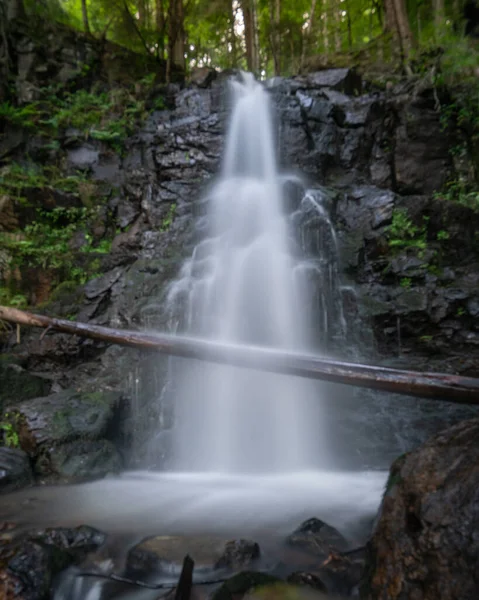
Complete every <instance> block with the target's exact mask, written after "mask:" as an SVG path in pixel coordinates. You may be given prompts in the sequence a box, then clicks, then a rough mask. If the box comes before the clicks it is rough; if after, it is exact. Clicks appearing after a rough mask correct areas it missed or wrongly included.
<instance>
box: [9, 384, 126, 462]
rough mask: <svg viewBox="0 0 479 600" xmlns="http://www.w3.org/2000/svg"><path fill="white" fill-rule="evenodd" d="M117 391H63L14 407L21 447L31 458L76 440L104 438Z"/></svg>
mask: <svg viewBox="0 0 479 600" xmlns="http://www.w3.org/2000/svg"><path fill="white" fill-rule="evenodd" d="M120 397H121V395H120V394H119V393H117V392H101V391H97V392H92V393H85V392H77V391H76V390H64V391H63V392H59V393H57V394H52V395H50V396H44V397H41V398H35V399H33V400H29V401H28V402H22V403H20V404H18V405H16V406H15V408H14V410H13V411H12V412H13V413H14V416H16V418H17V420H18V423H19V431H18V434H19V437H20V445H21V447H22V448H23V449H24V450H25V451H26V452H28V454H29V455H30V456H32V457H36V456H38V455H39V454H40V453H43V451H44V449H45V448H47V449H50V448H55V447H58V446H60V445H62V444H67V443H70V442H74V441H76V440H82V441H87V440H90V441H93V440H98V439H101V438H102V437H103V436H104V435H105V434H106V432H107V430H108V428H109V426H110V425H111V424H112V422H113V420H114V418H115V409H116V407H117V406H118V404H119V401H120Z"/></svg>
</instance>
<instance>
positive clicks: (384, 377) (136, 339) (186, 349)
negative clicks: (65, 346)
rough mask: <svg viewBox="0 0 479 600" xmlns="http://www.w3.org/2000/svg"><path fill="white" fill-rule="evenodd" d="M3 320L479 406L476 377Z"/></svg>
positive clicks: (61, 323)
mask: <svg viewBox="0 0 479 600" xmlns="http://www.w3.org/2000/svg"><path fill="white" fill-rule="evenodd" d="M2 319H3V320H5V321H10V322H12V323H17V324H20V325H27V326H30V327H42V328H50V329H53V330H56V331H60V332H63V333H70V334H73V335H79V336H83V337H87V338H91V339H94V340H100V341H103V342H106V343H111V344H119V345H122V346H130V347H134V348H141V349H143V350H147V351H152V352H159V353H160V354H170V355H174V356H180V357H183V358H193V359H197V360H203V361H208V362H214V363H220V364H229V365H233V366H237V367H245V368H250V369H256V370H262V371H269V372H274V373H282V374H285V375H295V376H299V377H307V378H310V379H320V380H324V381H330V382H333V383H342V384H345V385H351V386H357V387H364V388H371V389H376V390H382V391H385V392H392V393H395V394H405V395H408V396H417V397H421V398H430V399H433V400H439V401H447V402H455V403H459V404H476V405H479V379H476V378H472V377H462V376H460V375H451V374H446V373H421V372H417V371H406V370H400V369H389V368H386V367H376V366H371V365H362V364H356V363H348V362H341V361H335V360H330V359H326V358H322V357H318V356H312V355H305V354H297V353H292V352H285V351H283V350H273V349H269V348H260V347H256V346H236V345H228V344H222V343H218V342H214V341H208V340H204V339H196V338H188V337H183V336H175V335H168V334H159V333H145V332H141V331H126V330H120V329H113V328H110V327H101V326H98V325H90V324H87V323H77V322H74V321H67V320H63V319H55V318H51V317H46V316H44V315H37V314H32V313H28V312H25V311H22V310H18V309H15V308H9V307H6V306H0V320H2Z"/></svg>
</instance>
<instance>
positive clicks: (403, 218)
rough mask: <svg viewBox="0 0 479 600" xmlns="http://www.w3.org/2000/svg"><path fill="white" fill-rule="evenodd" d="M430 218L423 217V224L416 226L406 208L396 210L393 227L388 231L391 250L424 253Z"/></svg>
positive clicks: (389, 227)
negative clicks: (414, 250)
mask: <svg viewBox="0 0 479 600" xmlns="http://www.w3.org/2000/svg"><path fill="white" fill-rule="evenodd" d="M428 221H429V218H428V217H426V216H423V218H422V224H421V225H420V226H419V225H415V224H414V223H413V221H412V220H411V219H410V218H409V216H408V213H407V210H406V209H405V208H396V209H394V211H393V214H392V221H391V225H389V226H388V227H387V229H386V232H387V236H388V243H389V246H390V247H391V248H397V249H400V250H402V249H404V248H415V249H417V250H419V252H420V253H421V252H423V251H424V250H425V249H426V247H427V224H428Z"/></svg>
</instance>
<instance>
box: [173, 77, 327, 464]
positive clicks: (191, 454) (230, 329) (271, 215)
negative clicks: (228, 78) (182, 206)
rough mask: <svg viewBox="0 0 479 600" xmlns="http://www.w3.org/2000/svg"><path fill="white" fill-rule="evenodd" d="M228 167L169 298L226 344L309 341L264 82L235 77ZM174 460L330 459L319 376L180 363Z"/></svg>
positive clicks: (298, 345)
mask: <svg viewBox="0 0 479 600" xmlns="http://www.w3.org/2000/svg"><path fill="white" fill-rule="evenodd" d="M232 87H233V112H232V116H231V123H230V126H229V131H228V134H227V138H226V149H225V154H224V160H223V165H222V170H221V177H220V179H219V181H218V182H217V183H216V185H215V186H214V187H213V189H212V190H211V193H210V195H209V197H208V204H209V207H208V219H209V236H208V238H207V239H206V240H203V241H202V242H200V243H199V244H198V245H197V246H196V248H195V250H194V252H193V256H192V258H191V260H189V261H187V262H186V264H185V265H184V267H183V269H182V272H181V274H180V277H179V279H178V280H177V281H176V282H174V284H173V285H172V286H171V289H170V292H169V297H168V302H169V305H170V307H171V309H172V313H174V314H177V312H178V308H177V307H178V305H179V304H181V303H182V302H183V305H184V317H183V326H184V328H185V330H186V331H187V332H188V333H194V334H196V335H201V336H204V337H206V338H210V339H215V340H216V341H218V342H225V343H236V344H237V343H244V344H258V345H263V346H269V347H271V348H276V349H282V350H304V349H306V348H307V339H308V328H309V327H312V326H313V323H308V322H307V319H306V318H305V317H306V315H307V310H306V309H305V307H306V306H307V300H306V297H305V292H306V289H305V288H306V287H307V286H306V280H307V277H308V269H307V268H303V269H301V268H299V267H300V266H303V264H302V262H301V260H303V261H304V257H299V260H298V257H294V256H293V232H292V228H291V222H290V219H289V215H287V214H286V213H285V211H284V210H283V198H282V187H281V179H280V177H279V175H278V172H277V166H276V157H275V149H274V136H273V127H272V118H271V108H270V103H269V95H268V92H267V91H266V90H265V89H264V88H263V86H262V85H261V84H259V83H257V82H256V81H255V80H254V78H253V77H252V76H251V75H245V76H244V81H243V82H241V83H240V82H237V81H235V82H233V83H232ZM174 377H175V378H176V380H177V384H176V394H175V398H174V410H175V415H176V425H175V430H174V451H173V453H174V463H173V464H174V468H175V469H178V470H190V471H214V472H222V473H227V474H232V473H253V472H257V473H285V472H295V471H298V470H304V469H310V468H313V467H315V466H318V464H319V465H321V466H322V467H327V466H329V467H330V466H332V464H333V458H332V456H331V454H328V452H327V444H325V443H324V441H325V431H323V430H322V429H321V422H322V420H321V398H320V394H321V390H320V387H321V386H320V385H318V384H317V383H312V382H310V381H307V380H304V379H299V378H293V377H288V376H282V375H272V374H269V373H262V372H255V371H250V370H246V369H241V368H234V367H229V366H222V365H210V364H207V363H203V364H197V363H194V362H192V361H189V362H188V361H182V363H181V365H180V367H179V368H177V369H176V371H175V375H174Z"/></svg>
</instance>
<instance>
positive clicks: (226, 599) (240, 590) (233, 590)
mask: <svg viewBox="0 0 479 600" xmlns="http://www.w3.org/2000/svg"><path fill="white" fill-rule="evenodd" d="M278 583H281V579H278V578H277V577H273V576H272V575H268V574H267V573H260V572H257V571H243V572H242V573H238V574H237V575H234V576H233V577H231V578H230V579H228V580H227V581H225V582H224V583H223V584H221V586H220V587H219V588H218V589H217V590H216V591H215V592H214V593H213V595H212V597H211V600H239V599H241V598H243V597H244V596H245V595H246V594H248V593H249V592H252V591H253V590H256V589H258V588H261V587H263V586H267V585H273V584H278ZM276 597H277V596H276Z"/></svg>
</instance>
